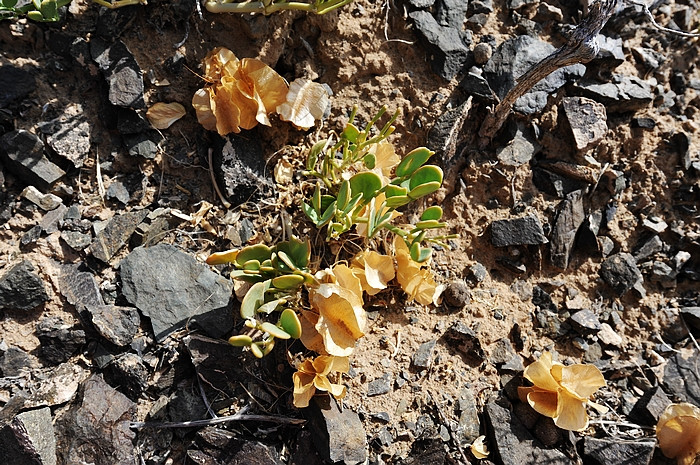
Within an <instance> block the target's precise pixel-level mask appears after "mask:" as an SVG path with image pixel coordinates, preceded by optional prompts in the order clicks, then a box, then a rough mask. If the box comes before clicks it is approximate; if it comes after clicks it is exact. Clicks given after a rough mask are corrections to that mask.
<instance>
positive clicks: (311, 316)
mask: <svg viewBox="0 0 700 465" xmlns="http://www.w3.org/2000/svg"><path fill="white" fill-rule="evenodd" d="M299 322H300V323H301V337H300V338H299V339H300V340H301V343H302V344H304V347H306V348H307V349H309V350H313V351H314V352H317V353H319V354H325V353H327V352H326V347H325V346H324V345H323V337H321V334H319V332H318V331H317V330H316V324H317V323H318V313H314V312H310V311H309V310H302V311H301V312H299ZM309 363H310V362H309Z"/></svg>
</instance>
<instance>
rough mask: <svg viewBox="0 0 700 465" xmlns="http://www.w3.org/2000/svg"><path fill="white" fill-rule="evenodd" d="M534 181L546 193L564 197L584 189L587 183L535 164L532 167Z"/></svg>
mask: <svg viewBox="0 0 700 465" xmlns="http://www.w3.org/2000/svg"><path fill="white" fill-rule="evenodd" d="M532 183H533V184H534V185H535V187H537V188H538V189H539V190H540V191H542V192H544V193H545V194H549V195H552V196H554V197H559V198H564V197H566V195H567V194H570V193H571V192H574V191H577V190H580V189H583V188H584V187H586V185H587V184H586V183H585V182H583V181H579V180H576V179H571V178H569V177H567V176H564V175H561V174H559V173H554V172H553V171H549V170H548V169H546V168H545V167H543V166H535V167H534V168H533V169H532Z"/></svg>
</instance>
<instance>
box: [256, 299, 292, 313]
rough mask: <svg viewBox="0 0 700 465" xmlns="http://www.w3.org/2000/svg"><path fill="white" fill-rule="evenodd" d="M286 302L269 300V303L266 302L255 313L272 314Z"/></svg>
mask: <svg viewBox="0 0 700 465" xmlns="http://www.w3.org/2000/svg"><path fill="white" fill-rule="evenodd" d="M286 302H287V301H286V300H284V299H275V300H271V301H269V302H266V303H264V304H262V305H261V306H259V307H258V308H257V309H256V310H255V311H256V312H258V313H264V314H266V315H269V314H270V313H272V312H274V311H275V310H277V307H279V306H280V305H281V304H284V303H286Z"/></svg>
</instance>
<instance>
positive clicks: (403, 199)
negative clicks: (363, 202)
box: [386, 195, 412, 208]
mask: <svg viewBox="0 0 700 465" xmlns="http://www.w3.org/2000/svg"><path fill="white" fill-rule="evenodd" d="M411 200H412V199H411V198H410V197H408V196H407V195H401V196H396V197H389V198H387V199H386V206H387V207H389V208H399V207H402V206H404V205H406V204H407V203H409V202H410V201H411Z"/></svg>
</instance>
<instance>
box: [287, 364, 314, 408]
mask: <svg viewBox="0 0 700 465" xmlns="http://www.w3.org/2000/svg"><path fill="white" fill-rule="evenodd" d="M292 380H293V382H294V400H293V403H294V406H295V407H297V408H304V407H308V406H309V401H310V400H311V398H312V397H313V396H314V394H315V393H316V388H315V387H314V375H308V374H306V373H299V372H296V373H294V375H292Z"/></svg>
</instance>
